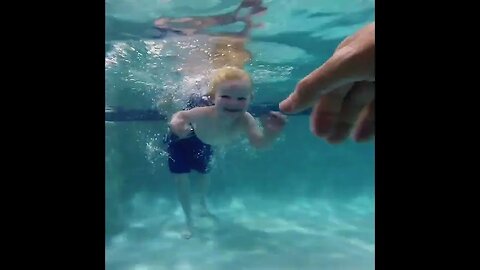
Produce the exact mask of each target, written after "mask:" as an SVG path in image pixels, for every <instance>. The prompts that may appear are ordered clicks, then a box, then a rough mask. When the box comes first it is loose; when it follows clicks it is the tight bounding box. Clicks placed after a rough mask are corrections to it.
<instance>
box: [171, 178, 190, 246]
mask: <svg viewBox="0 0 480 270" xmlns="http://www.w3.org/2000/svg"><path fill="white" fill-rule="evenodd" d="M175 183H176V184H177V194H178V200H179V201H180V204H181V205H182V208H183V212H184V213H185V219H186V225H187V226H186V229H185V231H184V232H183V233H182V235H183V237H184V238H186V239H189V238H190V237H192V230H193V221H192V207H191V203H190V180H189V178H188V174H187V173H182V174H175Z"/></svg>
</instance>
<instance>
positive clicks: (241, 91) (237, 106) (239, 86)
mask: <svg viewBox="0 0 480 270" xmlns="http://www.w3.org/2000/svg"><path fill="white" fill-rule="evenodd" d="M251 87H252V86H251V84H250V82H248V81H244V80H236V81H228V82H224V83H221V84H219V85H218V88H217V91H216V95H215V106H216V108H217V110H218V111H219V112H220V113H221V114H225V115H230V116H238V115H241V114H242V113H244V112H245V111H247V109H248V105H249V104H250V99H251V93H252V90H251Z"/></svg>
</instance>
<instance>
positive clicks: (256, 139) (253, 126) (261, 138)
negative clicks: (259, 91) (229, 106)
mask: <svg viewBox="0 0 480 270" xmlns="http://www.w3.org/2000/svg"><path fill="white" fill-rule="evenodd" d="M285 122H286V117H285V116H284V115H281V114H280V113H273V112H271V113H270V114H269V115H268V116H264V118H263V119H262V124H263V131H262V130H261V129H260V127H259V126H258V124H257V122H256V121H255V118H253V116H252V115H251V114H250V113H248V112H247V113H245V122H244V128H245V131H246V133H247V136H248V139H249V141H250V144H251V145H252V146H254V147H255V148H264V147H267V146H269V145H270V144H272V143H273V141H275V139H277V138H278V137H279V136H280V133H281V132H282V129H283V126H284V125H285Z"/></svg>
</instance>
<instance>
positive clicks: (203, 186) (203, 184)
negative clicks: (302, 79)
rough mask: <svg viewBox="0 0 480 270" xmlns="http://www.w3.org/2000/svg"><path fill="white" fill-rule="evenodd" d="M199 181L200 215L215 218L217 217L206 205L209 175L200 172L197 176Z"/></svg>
mask: <svg viewBox="0 0 480 270" xmlns="http://www.w3.org/2000/svg"><path fill="white" fill-rule="evenodd" d="M198 180H199V181H200V183H199V184H200V209H201V210H200V216H202V217H208V218H212V219H214V220H216V219H217V218H216V217H215V215H213V214H212V213H211V212H210V211H209V210H208V207H207V194H208V187H209V186H210V176H209V175H208V174H206V173H201V174H200V175H199V177H198Z"/></svg>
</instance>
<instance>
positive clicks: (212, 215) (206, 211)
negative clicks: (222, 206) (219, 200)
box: [200, 207, 218, 222]
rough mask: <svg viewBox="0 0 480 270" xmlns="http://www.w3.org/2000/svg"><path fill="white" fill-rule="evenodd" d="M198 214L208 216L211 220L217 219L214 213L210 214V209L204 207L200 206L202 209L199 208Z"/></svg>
mask: <svg viewBox="0 0 480 270" xmlns="http://www.w3.org/2000/svg"><path fill="white" fill-rule="evenodd" d="M200 216H201V217H206V218H209V219H211V220H213V221H215V222H217V221H218V218H217V216H215V215H214V214H212V213H211V212H210V211H208V209H207V208H205V207H202V209H201V210H200Z"/></svg>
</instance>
